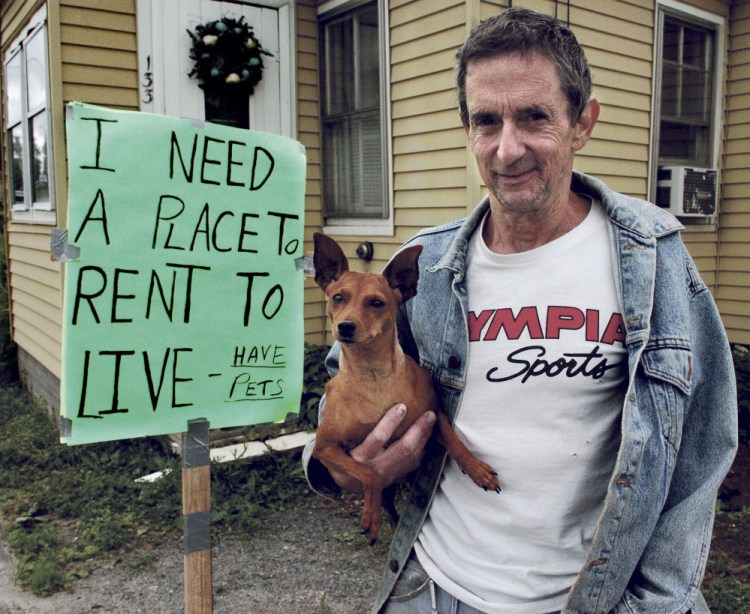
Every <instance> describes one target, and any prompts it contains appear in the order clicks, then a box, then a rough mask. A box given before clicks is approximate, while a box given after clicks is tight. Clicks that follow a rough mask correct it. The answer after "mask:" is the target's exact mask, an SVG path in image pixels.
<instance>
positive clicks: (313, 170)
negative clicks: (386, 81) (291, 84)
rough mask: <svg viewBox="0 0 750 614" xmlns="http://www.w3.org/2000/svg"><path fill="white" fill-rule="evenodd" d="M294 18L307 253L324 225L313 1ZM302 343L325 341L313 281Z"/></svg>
mask: <svg viewBox="0 0 750 614" xmlns="http://www.w3.org/2000/svg"><path fill="white" fill-rule="evenodd" d="M295 11H296V16H297V37H296V44H297V138H298V139H299V141H300V142H301V143H302V144H303V145H304V146H305V151H306V154H307V184H306V189H305V240H306V247H307V249H306V251H307V252H308V253H310V252H311V251H312V233H313V232H314V231H317V230H319V229H320V228H321V227H322V225H323V215H322V200H321V187H322V186H321V169H320V100H319V91H318V13H317V8H316V3H315V0H299V1H298V2H297V3H296V6H295ZM304 318H305V340H307V341H308V342H310V343H323V342H325V334H326V333H325V330H326V317H325V310H324V303H323V293H322V292H321V291H320V288H318V286H317V285H316V284H315V283H314V281H313V280H312V279H308V280H307V281H306V282H305V309H304Z"/></svg>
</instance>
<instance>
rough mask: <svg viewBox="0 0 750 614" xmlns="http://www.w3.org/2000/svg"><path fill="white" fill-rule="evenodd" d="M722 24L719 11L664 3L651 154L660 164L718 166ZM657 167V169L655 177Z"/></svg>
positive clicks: (671, 1)
mask: <svg viewBox="0 0 750 614" xmlns="http://www.w3.org/2000/svg"><path fill="white" fill-rule="evenodd" d="M722 26H723V19H722V18H721V17H720V16H718V15H714V14H711V13H708V12H706V11H703V10H700V9H695V8H693V7H690V6H688V5H683V4H682V3H680V2H677V1H676V0H661V1H660V3H659V13H658V20H657V41H656V43H657V44H656V77H657V81H656V87H657V89H656V90H655V96H654V129H653V136H654V141H653V152H654V155H653V156H652V163H653V164H654V166H656V167H661V166H690V167H699V168H715V167H716V164H717V151H718V143H717V140H718V137H719V121H720V120H719V111H720V100H721V99H720V96H719V93H720V89H719V88H720V86H721V76H720V75H721V36H722ZM657 170H658V169H657V168H654V169H652V177H654V176H655V175H656V171H657ZM655 183H656V182H654V181H652V186H654V188H655ZM652 196H653V195H652Z"/></svg>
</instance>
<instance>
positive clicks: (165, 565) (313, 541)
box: [0, 494, 389, 614]
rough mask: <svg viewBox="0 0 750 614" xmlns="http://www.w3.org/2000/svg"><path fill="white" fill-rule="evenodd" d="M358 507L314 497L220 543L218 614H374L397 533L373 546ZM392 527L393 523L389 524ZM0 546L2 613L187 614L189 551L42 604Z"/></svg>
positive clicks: (142, 559) (167, 552)
mask: <svg viewBox="0 0 750 614" xmlns="http://www.w3.org/2000/svg"><path fill="white" fill-rule="evenodd" d="M358 514H359V509H358V508H356V509H355V508H354V507H353V504H352V501H351V500H347V501H331V500H328V499H325V498H323V497H319V496H316V495H312V494H309V495H306V496H303V497H301V498H300V499H299V500H297V501H295V503H294V505H290V506H287V507H286V508H285V509H284V510H281V511H275V512H273V513H267V514H264V526H263V529H261V530H260V531H258V532H256V534H254V535H253V536H251V537H250V538H249V539H247V538H246V539H244V540H239V539H234V538H226V537H225V538H222V539H221V540H220V541H218V542H215V543H214V544H213V587H214V613H215V614H222V613H230V612H231V613H232V614H236V613H237V612H243V613H248V614H297V613H300V614H303V613H304V614H314V613H315V612H317V611H318V609H319V607H320V605H321V604H322V603H325V605H326V606H328V608H330V611H331V612H334V613H335V614H349V613H352V614H354V613H356V614H360V613H363V612H367V611H369V609H370V607H371V606H372V601H373V598H374V596H375V594H376V592H377V590H378V587H379V584H380V578H381V573H382V569H383V565H384V564H385V559H386V555H387V541H388V537H389V532H388V530H387V529H386V530H385V531H384V532H383V533H384V535H383V538H381V540H380V542H379V543H378V544H377V545H376V546H375V547H370V546H369V545H368V544H367V542H366V540H365V538H364V537H362V536H361V535H360V534H359V532H358ZM386 524H387V523H386ZM1 546H2V547H0V614H21V613H23V614H84V613H93V614H99V613H105V612H106V613H109V612H117V613H118V614H131V613H133V614H135V613H140V612H143V613H148V614H154V613H159V614H172V613H174V614H179V613H182V612H183V603H184V601H183V600H184V591H183V554H182V545H181V543H167V544H162V545H159V546H156V547H155V548H154V549H153V550H152V551H150V552H148V553H144V552H129V553H123V554H121V556H119V557H118V559H117V560H116V562H113V563H112V564H108V565H104V566H101V567H100V568H98V569H96V570H94V571H93V572H92V574H91V575H90V576H89V577H88V578H86V579H83V580H79V581H78V582H77V583H76V585H75V587H74V590H73V592H72V593H63V594H57V595H54V596H52V597H48V598H40V597H36V596H34V595H32V594H30V593H27V592H24V591H22V590H21V589H19V588H18V587H17V586H15V585H14V584H13V580H12V576H13V571H14V566H15V564H14V562H13V559H12V558H11V556H10V555H9V554H8V551H7V549H6V548H5V546H4V544H1Z"/></svg>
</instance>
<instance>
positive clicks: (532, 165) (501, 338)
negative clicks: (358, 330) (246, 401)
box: [306, 8, 737, 614]
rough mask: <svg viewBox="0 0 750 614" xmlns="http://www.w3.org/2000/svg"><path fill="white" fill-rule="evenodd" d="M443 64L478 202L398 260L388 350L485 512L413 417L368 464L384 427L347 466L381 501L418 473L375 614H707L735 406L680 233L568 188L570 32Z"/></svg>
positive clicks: (541, 30) (708, 309)
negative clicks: (430, 406)
mask: <svg viewBox="0 0 750 614" xmlns="http://www.w3.org/2000/svg"><path fill="white" fill-rule="evenodd" d="M457 60H458V65H457V86H458V98H459V109H460V114H461V120H462V123H463V125H464V128H465V130H466V135H467V138H468V140H469V144H470V147H471V149H472V151H473V153H474V155H475V157H476V161H477V165H478V168H479V172H480V175H481V177H482V179H483V181H484V184H485V185H486V186H487V189H488V191H489V194H488V196H487V197H486V198H485V199H484V200H483V201H482V202H481V203H479V205H478V206H477V207H476V209H475V210H474V211H473V212H472V213H471V215H469V217H467V218H466V219H465V220H461V221H458V222H455V223H452V224H447V225H445V226H441V227H438V228H431V229H427V230H425V231H423V232H421V233H419V234H418V235H417V236H416V237H414V238H413V239H412V240H411V241H410V242H409V243H408V244H413V243H420V244H422V245H423V246H424V250H423V253H422V256H421V258H420V269H421V277H420V284H419V289H418V294H417V296H416V297H415V298H414V299H412V300H411V301H409V302H407V303H406V304H405V305H404V306H403V307H402V318H401V320H402V321H401V327H400V332H401V337H402V344H403V345H404V347H405V349H406V351H407V352H409V353H410V354H412V355H413V356H415V357H419V360H420V362H421V364H422V365H423V366H425V367H426V368H427V369H428V370H430V372H431V373H432V374H433V377H434V380H435V383H436V386H437V388H438V390H439V393H440V397H441V400H442V404H443V410H444V411H446V412H447V413H448V414H449V415H450V416H451V418H452V419H454V420H455V429H456V431H457V432H458V433H459V435H460V436H461V437H462V439H463V440H464V441H465V442H466V443H467V445H468V446H469V447H470V449H471V450H472V451H473V452H474V453H475V454H476V455H477V456H478V457H479V458H481V459H483V460H484V461H486V462H488V463H489V464H490V465H492V466H493V467H494V468H495V469H496V470H497V471H498V473H499V476H500V480H501V484H502V492H501V493H500V494H496V493H493V492H484V491H482V490H481V489H477V488H476V487H475V486H474V485H473V484H472V483H471V481H470V480H468V479H467V477H466V476H464V475H462V474H461V471H460V469H459V468H458V467H457V466H456V465H455V463H453V462H446V460H445V455H444V453H442V451H441V450H440V449H439V448H438V447H436V446H435V445H434V444H433V443H432V441H429V442H428V441H427V439H428V436H429V434H430V430H431V428H432V423H433V422H434V416H432V415H430V414H428V415H426V416H424V417H423V418H422V419H421V420H420V421H418V422H417V423H416V424H415V425H414V426H413V427H412V428H411V430H410V431H408V432H407V434H406V435H405V436H404V437H403V438H402V439H401V440H399V441H398V442H396V443H394V444H393V445H391V446H389V447H386V448H383V445H382V442H383V441H387V440H388V439H389V436H390V433H392V432H393V430H394V428H395V426H396V425H397V424H398V422H399V420H400V418H401V411H400V409H401V408H399V407H398V406H397V407H395V408H393V409H392V410H391V411H390V412H389V413H388V414H386V416H385V418H383V420H382V421H381V423H380V424H379V425H378V427H376V429H375V430H374V431H373V433H372V435H371V436H370V437H369V438H368V439H367V440H366V441H365V442H364V443H363V444H362V445H361V446H360V447H359V448H357V449H355V450H353V451H352V452H351V454H352V456H354V457H356V458H358V459H359V460H363V461H365V462H368V463H370V464H371V465H372V466H373V467H375V468H376V469H377V470H378V471H379V472H380V473H381V474H382V475H383V476H384V477H385V480H386V482H391V481H393V480H396V479H398V478H400V477H402V476H404V475H405V474H406V473H408V472H409V471H411V470H412V469H414V468H415V467H416V466H417V464H419V471H418V472H417V473H416V476H415V478H414V481H413V486H412V491H411V496H410V499H409V502H408V504H407V506H406V508H405V510H404V512H403V515H402V518H401V522H400V523H399V526H398V528H397V531H396V534H395V535H394V538H393V543H392V547H391V553H390V556H389V563H388V565H387V568H386V570H385V576H384V583H383V588H382V590H381V592H380V594H379V596H378V600H377V603H376V604H375V611H380V610H383V611H385V612H387V613H389V614H394V613H399V612H404V613H407V612H408V613H411V612H427V611H430V608H437V609H439V611H440V612H445V613H447V612H449V611H450V612H459V613H461V612H491V613H495V612H496V613H512V614H515V613H533V614H540V613H545V612H559V611H563V612H576V613H586V614H592V613H598V612H601V613H607V612H611V611H614V612H623V613H624V612H629V613H637V612H644V613H645V612H654V613H666V612H686V611H689V610H691V608H692V611H693V612H705V611H707V607H706V605H705V601H704V600H703V598H702V596H701V595H700V591H699V586H700V583H701V578H702V574H703V570H704V566H705V562H706V556H707V551H708V545H709V541H710V537H711V528H712V522H713V510H714V504H715V498H716V492H717V489H718V487H719V485H720V483H721V481H722V479H723V477H724V475H725V474H726V472H727V470H728V468H729V466H730V464H731V460H732V458H733V456H734V452H735V449H736V437H737V433H736V393H735V386H734V372H733V367H732V361H731V356H730V352H729V346H728V343H727V340H726V336H725V333H724V330H723V327H722V325H721V321H720V319H719V315H718V312H717V309H716V307H715V304H714V302H713V300H712V298H711V296H710V294H709V292H708V290H707V288H706V286H705V284H704V283H703V281H702V280H701V279H700V277H699V275H698V273H697V271H696V269H695V266H694V264H693V262H692V261H691V259H690V257H689V255H688V253H687V251H686V249H685V247H684V245H683V243H682V241H681V239H680V235H679V231H680V229H681V227H680V225H679V224H678V223H677V221H676V220H675V219H674V218H672V217H671V216H669V215H667V214H666V213H664V212H663V211H661V210H660V209H658V208H657V207H655V206H653V205H651V204H648V203H646V202H643V201H640V200H636V199H634V198H629V197H627V196H624V195H622V194H618V193H615V192H613V191H612V190H610V189H609V188H607V186H605V185H604V184H603V183H601V182H600V181H598V180H596V179H594V178H592V177H588V176H586V175H583V174H580V173H576V172H574V171H573V158H574V155H575V153H576V152H577V151H578V150H580V149H581V148H582V147H583V146H584V145H585V144H586V142H587V141H588V139H589V137H590V136H591V132H592V130H593V128H594V125H595V124H596V121H597V118H598V116H599V103H598V102H597V100H596V99H595V98H592V97H591V77H590V72H589V68H588V65H587V62H586V59H585V57H584V54H583V51H582V49H581V48H580V46H579V44H578V42H577V41H576V39H575V37H574V35H573V34H572V32H571V31H570V30H569V29H567V28H566V27H564V26H562V25H561V24H559V23H558V22H556V21H555V20H554V19H552V18H550V17H547V16H545V15H541V14H539V13H536V12H533V11H530V10H527V9H521V8H514V9H509V10H508V11H505V12H504V13H501V14H500V15H498V16H496V17H495V18H492V19H490V20H488V21H486V22H483V23H482V24H480V25H479V26H478V27H477V28H476V29H475V30H474V32H472V34H471V35H470V36H469V38H468V39H467V41H466V42H465V44H464V45H463V47H462V48H461V49H460V51H459V52H458V55H457ZM337 355H338V354H337V348H336V347H334V349H333V351H332V353H331V355H330V356H329V365H330V366H331V368H332V369H333V370H335V366H336V358H337ZM425 442H427V443H426V445H425ZM306 466H307V469H308V476H309V478H310V481H311V484H313V486H314V487H317V488H319V489H322V488H325V485H326V481H327V480H328V481H330V478H331V476H329V475H328V474H327V473H326V472H325V470H324V469H323V468H322V467H321V466H320V465H318V464H317V463H316V462H315V461H310V460H309V455H306ZM332 477H333V481H334V482H337V483H338V485H339V486H342V487H344V488H352V489H356V484H351V483H347V481H346V480H345V478H344V477H343V476H332Z"/></svg>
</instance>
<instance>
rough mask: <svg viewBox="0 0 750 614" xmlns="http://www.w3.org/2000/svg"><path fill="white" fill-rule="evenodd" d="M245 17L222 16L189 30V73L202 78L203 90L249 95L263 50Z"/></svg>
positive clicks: (260, 74) (260, 69) (259, 73)
mask: <svg viewBox="0 0 750 614" xmlns="http://www.w3.org/2000/svg"><path fill="white" fill-rule="evenodd" d="M244 19H245V18H244V17H240V18H239V19H234V18H232V17H222V18H221V19H218V20H216V21H210V22H208V23H206V24H203V25H200V26H197V27H196V28H195V31H194V32H191V31H190V30H188V34H189V35H190V38H191V39H192V42H193V44H192V48H191V49H190V59H192V60H193V62H194V64H193V69H192V70H191V71H190V73H188V76H190V77H195V78H197V79H198V80H200V81H201V83H200V84H199V85H200V87H202V88H203V89H205V90H208V91H212V92H216V91H225V92H227V93H229V92H240V91H242V92H245V93H247V94H252V93H253V91H254V90H255V86H256V85H257V84H258V83H259V82H260V80H261V79H262V78H263V57H262V56H264V55H267V56H272V55H273V54H271V53H270V52H268V51H266V50H265V49H263V47H262V46H261V44H260V42H259V41H258V39H257V38H256V37H255V34H254V33H253V28H252V27H251V26H249V25H248V24H246V23H245V21H244Z"/></svg>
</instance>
